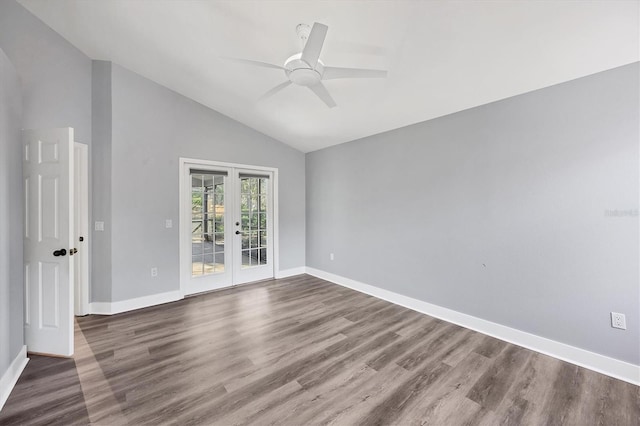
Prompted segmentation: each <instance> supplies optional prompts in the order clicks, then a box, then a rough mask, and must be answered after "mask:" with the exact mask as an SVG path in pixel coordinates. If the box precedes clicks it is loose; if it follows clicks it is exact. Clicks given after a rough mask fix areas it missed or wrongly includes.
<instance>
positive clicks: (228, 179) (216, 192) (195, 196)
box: [180, 158, 278, 295]
mask: <svg viewBox="0 0 640 426" xmlns="http://www.w3.org/2000/svg"><path fill="white" fill-rule="evenodd" d="M277 187H278V186H277V169H275V168H268V167H257V166H248V165H242V164H232V163H221V162H214V161H205V160H194V159H185V158H181V159H180V288H181V291H182V293H183V294H184V295H188V294H194V293H201V292H205V291H211V290H215V289H219V288H224V287H230V286H233V285H238V284H243V283H247V282H252V281H258V280H262V279H268V278H273V277H274V275H275V270H276V267H277V250H276V247H277V237H278V234H277V226H278V221H277Z"/></svg>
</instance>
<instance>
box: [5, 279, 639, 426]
mask: <svg viewBox="0 0 640 426" xmlns="http://www.w3.org/2000/svg"><path fill="white" fill-rule="evenodd" d="M639 389H640V388H638V387H637V386H634V385H631V384H628V383H625V382H622V381H619V380H615V379H612V378H609V377H607V376H604V375H601V374H598V373H595V372H592V371H589V370H586V369H583V368H580V367H576V366H574V365H571V364H568V363H565V362H562V361H559V360H556V359H553V358H550V357H547V356H544V355H541V354H538V353H536V352H532V351H529V350H526V349H523V348H520V347H518V346H515V345H511V344H508V343H505V342H503V341H500V340H497V339H494V338H491V337H487V336H484V335H482V334H479V333H476V332H473V331H471V330H467V329H465V328H462V327H458V326H456V325H453V324H449V323H446V322H443V321H440V320H437V319H434V318H432V317H429V316H426V315H422V314H419V313H417V312H414V311H411V310H408V309H405V308H402V307H399V306H396V305H393V304H391V303H388V302H385V301H382V300H379V299H375V298H373V297H370V296H367V295H364V294H361V293H358V292H355V291H352V290H349V289H346V288H343V287H340V286H337V285H334V284H331V283H328V282H326V281H323V280H320V279H317V278H313V277H310V276H308V275H300V276H296V277H292V278H288V279H282V280H273V281H269V282H266V283H261V284H254V285H249V286H243V287H238V288H234V289H228V290H224V291H219V292H215V293H210V294H206V295H201V296H197V297H192V298H188V299H185V300H183V301H179V302H174V303H171V304H167V305H162V306H157V307H152V308H147V309H143V310H139V311H134V312H129V313H124V314H120V315H114V316H110V317H107V316H90V317H85V318H79V319H78V321H77V329H76V356H75V358H74V359H55V358H45V357H38V356H33V357H32V359H31V361H30V362H29V364H28V365H27V368H26V370H25V372H24V374H23V376H22V377H21V378H20V380H19V382H18V384H17V386H16V388H15V389H14V391H13V393H12V394H11V396H10V397H9V400H8V401H7V404H6V406H5V408H4V409H3V410H2V411H1V412H0V424H2V425H14V424H28V425H32V424H33V425H39V424H60V425H71V424H104V425H125V424H129V425H143V424H148V425H160V424H176V425H191V424H206V425H232V424H257V425H271V424H280V425H311V424H338V425H381V424H399V425H405V424H406V425H414V424H421V425H422V424H430V425H463V424H464V425H471V424H478V425H498V424H510V425H520V424H523V425H580V426H583V425H640V394H639Z"/></svg>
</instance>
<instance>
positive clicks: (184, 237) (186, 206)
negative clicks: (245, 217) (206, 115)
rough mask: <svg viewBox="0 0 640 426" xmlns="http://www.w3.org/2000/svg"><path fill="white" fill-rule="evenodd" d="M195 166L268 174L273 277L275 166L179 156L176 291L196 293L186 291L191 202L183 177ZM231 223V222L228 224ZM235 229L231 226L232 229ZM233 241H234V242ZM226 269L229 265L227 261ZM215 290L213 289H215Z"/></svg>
mask: <svg viewBox="0 0 640 426" xmlns="http://www.w3.org/2000/svg"><path fill="white" fill-rule="evenodd" d="M192 168H195V169H207V168H210V169H216V168H219V169H242V170H253V171H257V172H260V171H261V172H267V173H269V174H270V175H271V176H272V178H271V179H272V191H273V194H272V203H273V206H272V228H273V232H272V236H271V238H272V241H273V243H272V244H273V276H274V277H275V276H277V273H278V271H279V244H278V234H279V232H278V169H277V168H273V167H263V166H252V165H247V164H238V163H227V162H220V161H210V160H200V159H194V158H183V157H181V158H180V161H179V186H180V189H179V191H178V192H179V201H178V202H179V206H180V209H179V211H180V219H179V221H180V232H179V233H180V236H179V238H180V292H181V294H182V296H183V297H184V296H185V295H188V294H193V293H197V291H196V292H193V291H190V289H189V283H190V278H191V238H190V237H191V209H190V206H191V202H190V196H191V193H190V191H187V190H186V188H187V187H186V185H187V183H188V182H187V181H186V177H187V175H188V171H189V170H190V169H192ZM228 224H229V225H231V223H228ZM232 229H233V230H234V231H235V227H234V228H232ZM234 242H235V241H234ZM229 267H230V268H233V265H232V264H231V263H230V264H229ZM234 285H235V283H234V281H233V280H232V281H229V282H228V285H225V286H222V287H219V288H225V287H232V286H234ZM216 289H217V288H216Z"/></svg>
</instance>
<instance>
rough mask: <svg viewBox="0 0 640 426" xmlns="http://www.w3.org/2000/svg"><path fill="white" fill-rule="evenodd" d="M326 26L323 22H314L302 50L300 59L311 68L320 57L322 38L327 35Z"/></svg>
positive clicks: (314, 66) (316, 63)
mask: <svg viewBox="0 0 640 426" xmlns="http://www.w3.org/2000/svg"><path fill="white" fill-rule="evenodd" d="M328 29H329V27H327V26H326V25H324V24H319V23H317V22H316V23H314V24H313V27H311V33H309V38H308V39H307V43H306V44H305V45H304V49H303V50H302V56H301V57H300V59H302V60H303V61H305V62H306V63H307V64H309V66H310V67H311V68H313V69H315V68H316V65H318V58H320V52H321V51H322V45H323V44H324V38H325V37H326V36H327V30H328Z"/></svg>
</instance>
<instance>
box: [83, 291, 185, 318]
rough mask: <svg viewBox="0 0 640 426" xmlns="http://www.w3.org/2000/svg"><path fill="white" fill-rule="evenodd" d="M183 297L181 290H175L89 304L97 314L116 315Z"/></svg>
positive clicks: (93, 312) (92, 311)
mask: <svg viewBox="0 0 640 426" xmlns="http://www.w3.org/2000/svg"><path fill="white" fill-rule="evenodd" d="M183 298H184V297H183V296H182V293H181V292H180V291H179V290H175V291H168V292H166V293H158V294H152V295H150V296H144V297H137V298H135V299H127V300H120V301H118V302H92V303H90V304H89V305H90V306H89V312H91V313H92V314H95V315H114V314H119V313H121V312H127V311H133V310H136V309H142V308H148V307H150V306H155V305H162V304H163V303H169V302H175V301H176V300H181V299H183Z"/></svg>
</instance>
